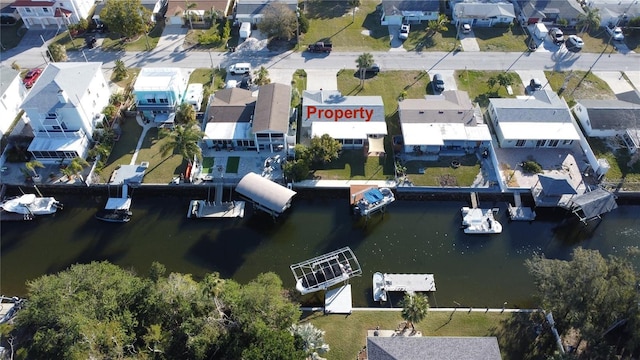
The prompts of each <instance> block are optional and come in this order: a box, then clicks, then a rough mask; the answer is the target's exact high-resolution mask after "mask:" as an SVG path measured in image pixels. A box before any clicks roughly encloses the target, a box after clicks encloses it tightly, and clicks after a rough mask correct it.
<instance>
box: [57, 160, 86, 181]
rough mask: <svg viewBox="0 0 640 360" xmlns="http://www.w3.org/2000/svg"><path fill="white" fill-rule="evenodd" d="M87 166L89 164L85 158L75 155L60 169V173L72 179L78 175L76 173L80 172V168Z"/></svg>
mask: <svg viewBox="0 0 640 360" xmlns="http://www.w3.org/2000/svg"><path fill="white" fill-rule="evenodd" d="M87 166H89V163H88V162H87V160H85V159H83V158H81V157H75V158H73V159H72V160H71V162H70V163H69V165H67V167H66V168H64V169H62V174H63V175H66V176H67V177H68V178H69V179H72V178H74V177H76V176H78V174H80V173H81V172H82V170H83V169H84V168H85V167H87Z"/></svg>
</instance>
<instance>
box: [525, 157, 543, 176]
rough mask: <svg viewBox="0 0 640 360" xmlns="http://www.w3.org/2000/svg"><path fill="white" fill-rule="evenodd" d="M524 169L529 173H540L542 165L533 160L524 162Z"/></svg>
mask: <svg viewBox="0 0 640 360" xmlns="http://www.w3.org/2000/svg"><path fill="white" fill-rule="evenodd" d="M522 170H524V172H527V173H532V174H539V173H541V172H542V166H541V165H540V164H538V163H537V162H535V161H533V160H529V161H525V162H523V163H522Z"/></svg>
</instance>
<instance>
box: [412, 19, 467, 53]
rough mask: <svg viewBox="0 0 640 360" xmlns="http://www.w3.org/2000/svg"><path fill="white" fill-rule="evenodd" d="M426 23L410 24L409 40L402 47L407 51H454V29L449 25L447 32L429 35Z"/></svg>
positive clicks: (455, 42)
mask: <svg viewBox="0 0 640 360" xmlns="http://www.w3.org/2000/svg"><path fill="white" fill-rule="evenodd" d="M427 24H428V23H427V22H423V23H421V24H411V31H410V32H409V38H407V40H405V41H404V44H403V45H402V46H403V47H404V48H405V49H406V50H408V51H452V50H453V49H455V47H456V44H457V41H456V27H455V26H453V25H449V27H448V29H447V31H444V32H442V33H440V32H437V33H435V34H431V32H429V31H427Z"/></svg>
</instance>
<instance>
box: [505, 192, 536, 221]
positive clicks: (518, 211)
mask: <svg viewBox="0 0 640 360" xmlns="http://www.w3.org/2000/svg"><path fill="white" fill-rule="evenodd" d="M513 202H514V204H515V206H513V205H511V204H508V208H509V216H510V217H511V220H516V221H532V220H535V218H536V212H535V211H534V210H533V209H532V208H528V207H524V206H522V198H521V197H520V193H519V192H517V191H516V192H514V193H513Z"/></svg>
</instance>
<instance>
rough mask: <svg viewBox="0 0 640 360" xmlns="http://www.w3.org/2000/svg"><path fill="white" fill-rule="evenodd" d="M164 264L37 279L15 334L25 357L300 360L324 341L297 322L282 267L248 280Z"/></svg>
mask: <svg viewBox="0 0 640 360" xmlns="http://www.w3.org/2000/svg"><path fill="white" fill-rule="evenodd" d="M165 272H166V269H165V267H164V266H162V265H161V264H158V263H154V264H153V265H152V266H151V269H150V271H149V278H143V277H139V276H137V275H136V274H134V273H133V272H131V271H127V270H124V269H122V268H120V267H118V266H115V265H112V264H109V263H107V262H93V263H91V264H83V265H73V266H71V267H70V268H69V269H67V270H65V271H62V272H60V273H58V274H55V275H45V276H42V277H40V278H38V279H36V280H33V281H30V282H29V283H28V284H27V286H28V296H27V298H28V299H29V300H28V302H27V305H26V306H25V308H24V309H23V310H21V311H20V312H19V313H18V315H17V317H16V320H15V323H14V328H13V329H12V331H11V334H10V336H13V339H14V340H13V345H14V349H15V350H16V351H15V353H16V354H17V355H18V356H17V358H25V359H26V358H30V359H31V358H32V359H151V358H153V359H213V358H215V359H283V360H287V359H291V360H294V359H295V360H298V359H303V358H304V357H305V356H306V354H307V353H308V352H310V351H316V348H313V346H314V345H309V344H306V343H305V342H304V341H303V340H304V339H303V334H301V333H300V332H299V331H298V332H296V331H294V330H293V329H294V327H293V325H294V324H295V323H297V322H298V320H299V318H300V315H301V312H300V310H299V304H296V303H293V302H292V301H291V300H290V299H289V298H288V296H287V292H285V291H284V289H283V287H282V281H281V280H280V278H279V277H278V276H277V275H275V274H273V273H265V274H260V275H258V276H257V278H256V279H255V280H252V281H250V282H249V283H248V284H245V285H242V284H239V283H237V282H235V281H233V280H224V279H221V278H220V277H219V275H218V274H217V273H213V274H208V275H206V276H205V277H204V278H203V279H202V280H200V281H197V280H195V279H193V278H192V276H191V275H189V274H180V273H171V274H169V275H165ZM316 335H317V334H316ZM320 335H322V333H320ZM307 338H308V337H307ZM315 338H316V339H317V338H318V337H317V336H316V337H315ZM320 338H321V336H320ZM316 346H322V344H317V345H316ZM325 348H326V349H328V347H325ZM12 355H13V354H12Z"/></svg>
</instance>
